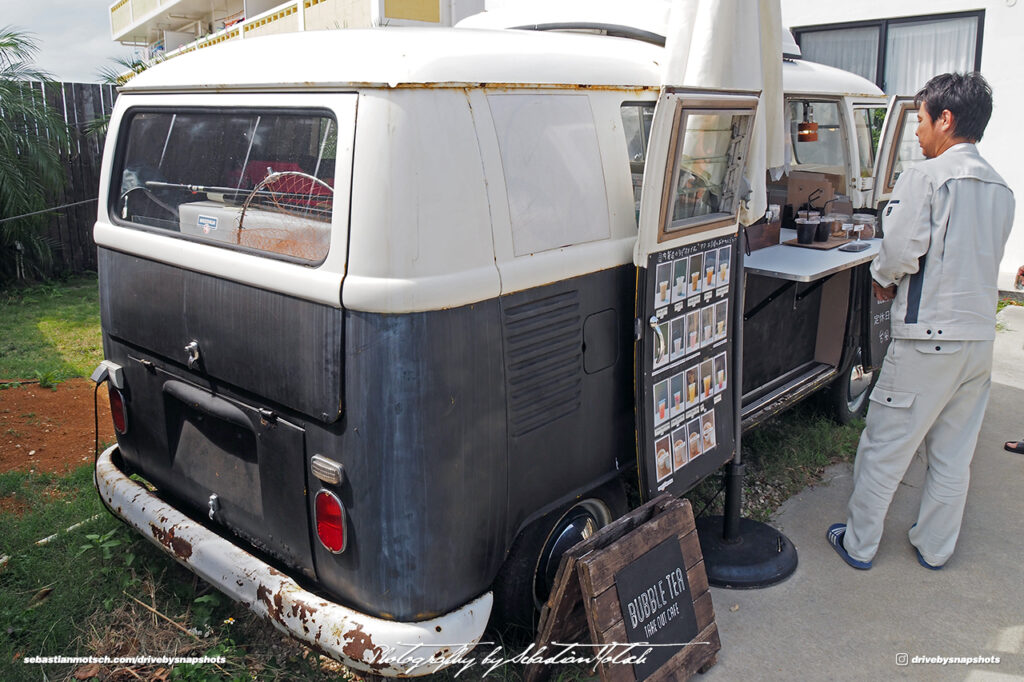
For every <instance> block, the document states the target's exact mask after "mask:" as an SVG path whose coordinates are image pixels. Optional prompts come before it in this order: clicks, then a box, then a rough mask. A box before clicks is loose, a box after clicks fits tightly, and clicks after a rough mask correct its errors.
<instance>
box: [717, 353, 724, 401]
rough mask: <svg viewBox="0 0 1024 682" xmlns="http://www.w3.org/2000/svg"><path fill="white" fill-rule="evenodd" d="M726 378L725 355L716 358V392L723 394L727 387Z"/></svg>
mask: <svg viewBox="0 0 1024 682" xmlns="http://www.w3.org/2000/svg"><path fill="white" fill-rule="evenodd" d="M726 381H727V378H726V376H725V353H719V354H718V355H716V356H715V392H716V393H721V392H722V391H724V390H725V387H726V386H727V383H726Z"/></svg>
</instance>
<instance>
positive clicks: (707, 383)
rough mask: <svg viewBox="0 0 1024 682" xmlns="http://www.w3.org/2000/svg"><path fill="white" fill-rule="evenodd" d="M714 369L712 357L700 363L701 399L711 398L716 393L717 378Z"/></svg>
mask: <svg viewBox="0 0 1024 682" xmlns="http://www.w3.org/2000/svg"><path fill="white" fill-rule="evenodd" d="M714 373H715V372H714V369H713V368H712V362H711V358H708V359H707V360H705V361H704V362H702V363H700V391H701V393H700V397H701V400H703V399H704V398H710V397H711V396H712V395H713V394H714V390H715V378H714Z"/></svg>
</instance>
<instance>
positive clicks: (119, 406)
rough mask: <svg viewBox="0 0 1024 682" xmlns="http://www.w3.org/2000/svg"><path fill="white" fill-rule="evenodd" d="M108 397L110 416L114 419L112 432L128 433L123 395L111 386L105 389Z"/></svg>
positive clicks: (126, 410) (126, 412) (126, 411)
mask: <svg viewBox="0 0 1024 682" xmlns="http://www.w3.org/2000/svg"><path fill="white" fill-rule="evenodd" d="M107 393H108V394H109V395H110V416H111V417H113V418H114V430H115V431H117V432H118V433H125V432H127V431H128V409H127V408H126V407H125V405H124V395H122V393H121V391H119V390H117V389H116V388H114V387H113V386H108V387H107Z"/></svg>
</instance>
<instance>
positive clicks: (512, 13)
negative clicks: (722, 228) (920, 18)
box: [456, 0, 885, 97]
mask: <svg viewBox="0 0 1024 682" xmlns="http://www.w3.org/2000/svg"><path fill="white" fill-rule="evenodd" d="M670 4H671V3H670V2H666V0H634V1H633V2H631V3H627V4H624V3H622V2H621V0H613V1H607V0H603V1H597V0H561V1H559V2H553V1H551V0H541V1H540V2H521V3H519V2H517V3H516V4H515V5H511V6H508V7H499V8H497V9H493V10H487V11H485V12H480V13H478V14H474V15H471V16H469V17H466V18H465V19H463V20H462V21H460V22H459V23H458V24H457V25H456V28H490V29H501V28H504V29H515V28H520V29H537V30H538V31H539V32H544V33H554V32H560V31H572V30H574V27H575V30H579V31H588V30H602V29H603V30H604V31H611V32H616V30H618V32H619V33H620V34H622V33H626V32H629V31H633V32H635V35H636V40H637V41H643V40H655V41H660V42H661V43H664V40H665V32H666V31H667V30H668V24H669V9H670ZM782 51H783V53H784V54H785V55H787V57H789V58H787V59H786V60H785V63H784V65H783V69H782V87H783V89H784V90H785V91H786V92H787V93H815V94H822V95H852V96H863V97H881V96H884V94H885V93H883V92H882V90H881V89H880V88H879V87H878V86H877V85H875V84H874V83H873V82H871V81H869V80H868V79H866V78H862V77H860V76H858V75H856V74H853V73H850V72H848V71H843V70H841V69H836V68H833V67H830V66H825V65H824V64H816V63H814V62H808V61H803V60H800V59H795V60H794V59H792V57H794V56H799V55H800V48H799V46H798V45H797V44H796V41H795V40H794V39H793V34H792V33H791V32H790V31H788V30H785V31H783V34H782Z"/></svg>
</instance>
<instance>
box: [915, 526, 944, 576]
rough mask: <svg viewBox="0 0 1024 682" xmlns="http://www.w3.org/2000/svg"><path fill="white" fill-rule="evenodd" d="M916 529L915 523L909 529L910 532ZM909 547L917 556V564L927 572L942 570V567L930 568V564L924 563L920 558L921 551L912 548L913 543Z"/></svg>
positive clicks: (921, 557) (922, 558)
mask: <svg viewBox="0 0 1024 682" xmlns="http://www.w3.org/2000/svg"><path fill="white" fill-rule="evenodd" d="M916 527H917V524H916V523H915V524H914V525H913V526H911V527H910V530H914V528H916ZM910 546H911V547H913V548H914V554H916V555H917V563H919V564H921V565H922V566H924V567H925V568H927V569H928V570H929V571H941V570H942V566H932V565H931V564H930V563H928V562H927V561H925V560H924V557H923V556H921V550H919V549H918V548H917V547H916V546H914V544H913V543H911V544H910Z"/></svg>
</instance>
